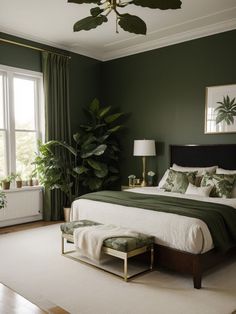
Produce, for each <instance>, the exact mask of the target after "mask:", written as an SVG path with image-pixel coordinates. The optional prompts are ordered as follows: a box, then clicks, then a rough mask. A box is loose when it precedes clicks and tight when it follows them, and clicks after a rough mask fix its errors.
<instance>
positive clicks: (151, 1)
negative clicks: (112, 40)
mask: <svg viewBox="0 0 236 314" xmlns="http://www.w3.org/2000/svg"><path fill="white" fill-rule="evenodd" d="M68 2H72V3H77V4H83V3H92V4H96V5H97V6H96V7H94V8H92V9H91V10H90V13H91V15H90V16H87V17H85V18H83V19H82V20H79V21H78V22H76V23H75V25H74V32H79V31H82V30H85V31H88V30H90V29H94V28H96V27H98V26H99V25H102V24H103V23H106V22H108V18H107V17H108V15H109V14H110V13H111V12H112V11H113V12H115V14H116V32H117V33H118V26H120V27H121V28H122V29H123V30H124V31H127V32H130V33H134V34H142V35H146V33H147V26H146V23H145V22H144V21H143V20H142V19H141V18H140V17H138V16H136V15H131V14H129V13H120V9H122V8H125V7H126V6H128V5H130V4H133V5H137V6H141V7H147V8H151V9H160V10H168V9H173V10H176V9H180V8H181V4H182V2H181V1H180V0H132V1H130V0H68Z"/></svg>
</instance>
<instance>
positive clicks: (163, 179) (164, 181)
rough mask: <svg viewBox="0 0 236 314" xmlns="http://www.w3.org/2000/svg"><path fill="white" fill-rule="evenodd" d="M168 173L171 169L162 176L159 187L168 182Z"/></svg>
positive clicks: (161, 187)
mask: <svg viewBox="0 0 236 314" xmlns="http://www.w3.org/2000/svg"><path fill="white" fill-rule="evenodd" d="M168 174H169V169H167V170H166V172H165V173H164V175H163V177H162V178H161V180H160V182H159V184H158V188H159V189H163V186H164V185H165V183H166V179H167V178H168Z"/></svg>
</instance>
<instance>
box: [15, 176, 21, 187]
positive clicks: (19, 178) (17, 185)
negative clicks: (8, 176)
mask: <svg viewBox="0 0 236 314" xmlns="http://www.w3.org/2000/svg"><path fill="white" fill-rule="evenodd" d="M15 180H16V187H17V188H22V178H21V175H20V173H17V174H16V179H15Z"/></svg>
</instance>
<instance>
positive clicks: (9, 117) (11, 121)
mask: <svg viewBox="0 0 236 314" xmlns="http://www.w3.org/2000/svg"><path fill="white" fill-rule="evenodd" d="M0 74H1V75H3V98H4V99H3V112H4V121H3V126H4V129H2V128H1V129H0V130H1V131H5V143H6V149H5V159H6V169H5V170H6V175H8V174H10V173H16V140H15V138H16V137H15V135H16V132H32V133H35V135H36V139H37V140H43V139H44V133H45V126H44V121H45V117H44V93H43V74H42V73H41V72H35V71H30V70H25V69H21V68H15V67H10V66H5V65H2V64H0ZM14 78H21V79H28V80H31V81H34V97H35V100H34V104H35V108H34V115H35V117H34V118H35V129H34V130H28V129H16V128H15V113H14ZM36 153H37V149H36Z"/></svg>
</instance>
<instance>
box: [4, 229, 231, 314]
mask: <svg viewBox="0 0 236 314" xmlns="http://www.w3.org/2000/svg"><path fill="white" fill-rule="evenodd" d="M60 236H61V234H60V230H59V225H52V226H47V227H42V228H37V229H33V230H27V231H21V232H16V233H10V234H6V235H1V236H0V252H1V256H0V281H1V282H3V283H4V284H6V285H7V286H9V287H10V288H12V289H14V290H16V291H17V292H18V293H20V294H22V295H23V296H24V297H26V298H27V299H29V300H30V301H31V302H33V303H35V304H37V305H39V306H41V307H43V308H47V304H50V305H52V304H56V305H58V306H61V307H62V308H64V309H66V310H67V311H69V312H70V313H72V314H172V313H174V314H185V313H186V314H230V313H232V312H233V311H234V310H235V309H236V261H231V262H230V263H227V265H224V266H223V267H221V268H218V269H217V270H216V271H214V272H212V273H210V274H208V275H207V276H205V277H204V280H203V286H204V288H203V289H201V290H196V289H193V286H192V280H191V278H189V277H183V276H179V275H175V274H170V273H166V272H159V271H154V272H152V273H147V274H145V275H143V276H140V277H137V278H136V279H134V280H132V281H131V282H128V283H125V282H123V281H122V280H121V279H119V278H116V277H115V276H112V275H110V274H108V273H105V272H102V271H99V270H96V269H93V268H91V267H88V266H87V265H84V264H81V263H78V262H76V261H73V260H70V259H68V258H65V257H63V256H61V254H60V249H61V247H60V245H61V237H60Z"/></svg>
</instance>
